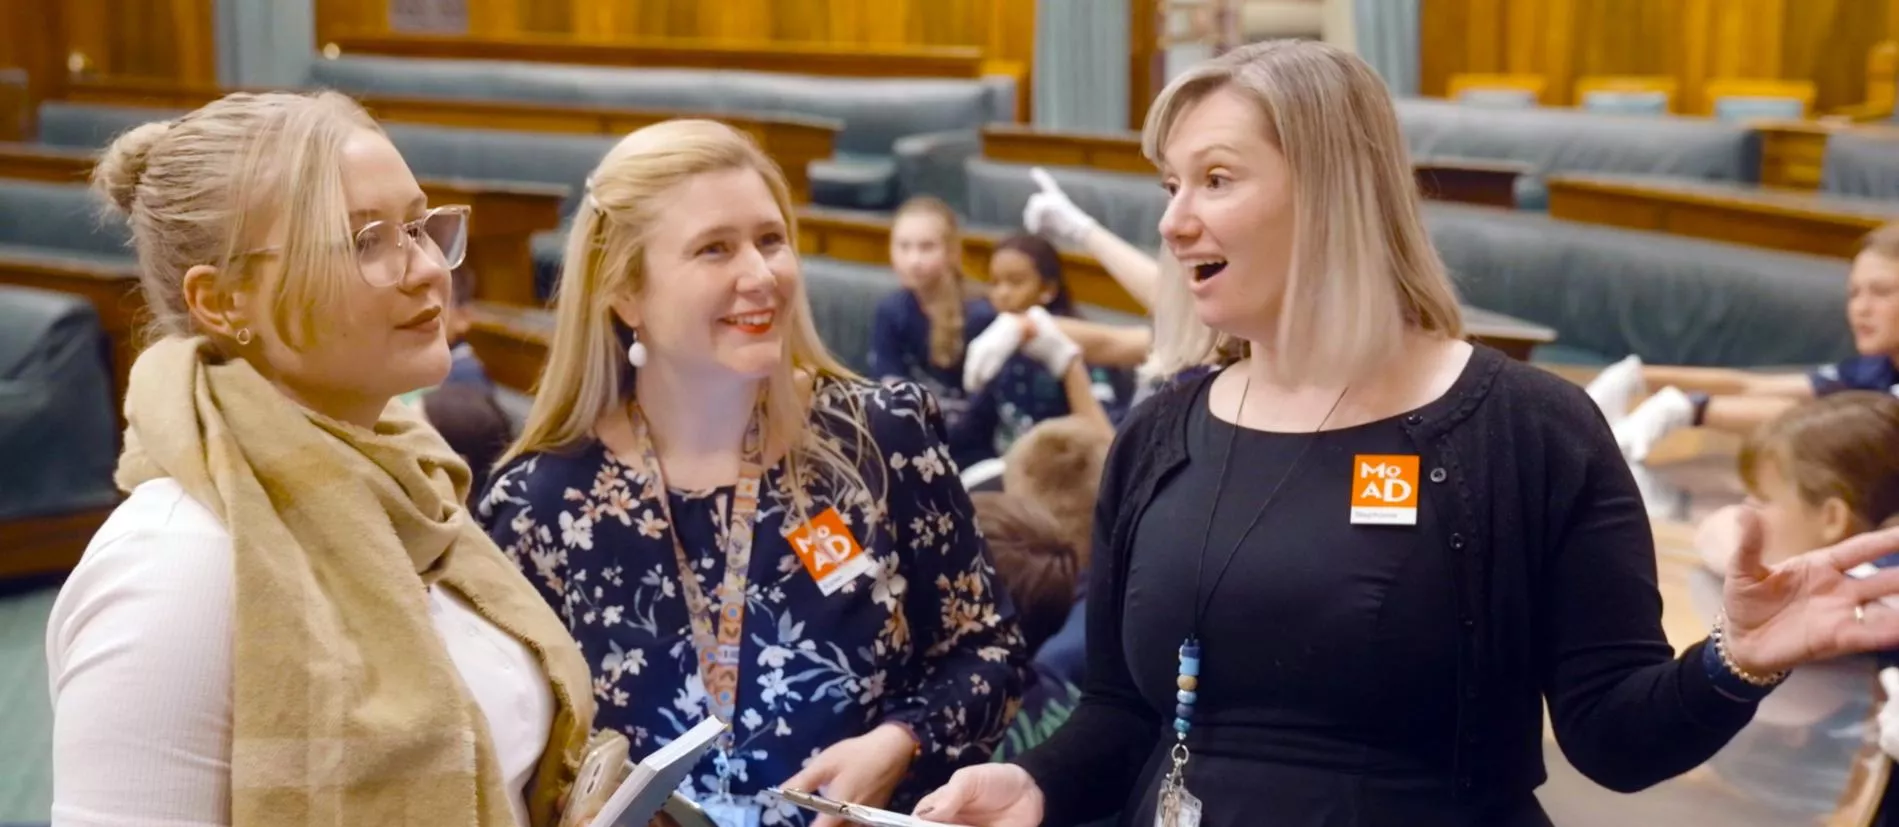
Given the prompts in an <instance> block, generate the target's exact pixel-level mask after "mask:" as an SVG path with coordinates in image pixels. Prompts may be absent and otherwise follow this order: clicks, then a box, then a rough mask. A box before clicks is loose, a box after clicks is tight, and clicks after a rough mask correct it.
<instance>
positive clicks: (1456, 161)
mask: <svg viewBox="0 0 1899 827" xmlns="http://www.w3.org/2000/svg"><path fill="white" fill-rule="evenodd" d="M982 154H983V157H984V158H986V159H989V160H992V161H1003V162H1006V163H1012V164H1036V165H1041V166H1062V167H1087V168H1089V169H1098V170H1102V171H1105V172H1122V173H1131V174H1137V175H1156V174H1157V173H1156V172H1155V169H1154V165H1153V164H1150V163H1148V161H1147V158H1146V156H1144V155H1142V154H1141V139H1140V136H1139V135H1137V134H1135V133H1132V132H1120V133H1087V132H1057V131H1052V130H1046V129H1035V128H1032V127H1027V126H1018V125H1014V124H992V125H990V126H986V127H984V128H983V131H982ZM1412 169H1413V170H1414V172H1415V173H1416V175H1417V180H1418V189H1419V191H1420V193H1421V194H1422V195H1423V196H1424V197H1425V198H1428V199H1431V200H1436V201H1454V202H1458V203H1462V204H1479V205H1483V206H1492V207H1515V206H1516V203H1517V199H1516V179H1517V178H1518V177H1519V176H1522V175H1526V174H1528V173H1529V170H1530V168H1529V166H1528V165H1525V164H1520V163H1515V162H1509V161H1489V160H1482V159H1476V158H1416V159H1413V161H1412Z"/></svg>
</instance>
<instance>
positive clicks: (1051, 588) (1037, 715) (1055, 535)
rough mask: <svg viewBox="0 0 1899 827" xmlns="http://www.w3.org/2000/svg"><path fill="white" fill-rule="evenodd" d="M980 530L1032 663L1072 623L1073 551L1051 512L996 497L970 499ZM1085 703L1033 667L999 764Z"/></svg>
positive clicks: (985, 494)
mask: <svg viewBox="0 0 1899 827" xmlns="http://www.w3.org/2000/svg"><path fill="white" fill-rule="evenodd" d="M970 502H971V503H972V504H974V505H975V507H976V525H977V527H978V528H980V529H981V530H982V534H983V539H985V540H986V541H988V544H989V554H990V557H991V559H992V560H994V562H995V566H996V576H997V578H998V579H999V580H1000V581H1001V583H1002V589H1003V591H1004V593H1006V594H1007V595H1008V596H1009V599H1010V601H1011V602H1013V603H1014V604H1015V610H1016V622H1017V624H1018V625H1019V626H1020V628H1021V630H1022V637H1023V640H1024V642H1025V643H1026V644H1027V646H1028V651H1029V653H1030V654H1031V655H1033V654H1034V653H1035V651H1036V650H1037V649H1039V648H1040V647H1041V646H1042V644H1043V642H1044V641H1046V640H1048V639H1049V637H1050V636H1052V635H1054V634H1055V632H1056V630H1057V629H1060V628H1061V626H1062V624H1063V623H1065V622H1067V619H1068V611H1069V607H1070V606H1072V605H1073V604H1074V594H1075V583H1076V581H1077V579H1078V578H1079V577H1080V571H1079V565H1078V563H1077V560H1076V554H1075V548H1074V546H1072V545H1070V544H1069V542H1068V540H1067V538H1065V537H1063V536H1062V532H1061V528H1060V526H1058V525H1057V524H1056V522H1055V518H1054V517H1052V516H1050V515H1049V513H1048V511H1047V510H1045V509H1043V508H1042V507H1041V506H1039V505H1037V504H1036V503H1035V502H1034V501H1032V500H1028V499H1024V498H1022V497H1012V496H1009V495H1007V494H1003V493H1000V492H995V491H978V492H976V493H974V494H971V495H970ZM1080 696H1081V693H1080V690H1079V689H1078V688H1077V687H1076V683H1075V682H1073V681H1070V680H1066V679H1064V678H1062V677H1061V676H1058V675H1054V674H1052V673H1050V672H1049V671H1048V670H1047V669H1044V668H1043V667H1042V666H1040V665H1039V664H1032V669H1031V674H1030V675H1029V681H1028V682H1027V684H1026V685H1025V686H1024V692H1023V693H1022V708H1021V710H1020V711H1019V712H1018V713H1017V714H1016V718H1015V722H1014V723H1012V724H1011V725H1010V727H1009V731H1008V734H1007V735H1006V736H1005V737H1004V738H1003V741H1002V743H1001V744H1000V745H998V746H997V747H996V752H995V756H994V758H995V760H998V761H1001V760H1006V759H1008V758H1009V757H1011V756H1015V755H1020V754H1021V753H1022V752H1024V751H1026V750H1028V749H1029V748H1031V747H1033V746H1035V745H1036V744H1039V743H1041V742H1042V740H1043V739H1045V738H1047V737H1048V736H1049V734H1050V733H1053V732H1054V731H1055V729H1056V728H1057V727H1059V726H1061V723H1062V722H1063V721H1065V720H1067V719H1068V713H1069V712H1070V711H1071V710H1072V709H1073V708H1074V705H1075V701H1076V700H1077V699H1079V698H1080Z"/></svg>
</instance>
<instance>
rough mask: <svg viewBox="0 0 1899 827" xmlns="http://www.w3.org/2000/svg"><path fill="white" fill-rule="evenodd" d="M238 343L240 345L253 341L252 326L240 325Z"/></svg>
mask: <svg viewBox="0 0 1899 827" xmlns="http://www.w3.org/2000/svg"><path fill="white" fill-rule="evenodd" d="M237 343H238V344H239V345H240V346H242V345H249V344H250V343H251V329H250V328H248V327H240V328H238V329H237Z"/></svg>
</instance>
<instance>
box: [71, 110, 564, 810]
mask: <svg viewBox="0 0 1899 827" xmlns="http://www.w3.org/2000/svg"><path fill="white" fill-rule="evenodd" d="M93 180H94V185H95V188H96V189H98V190H99V191H100V192H102V193H103V194H104V195H105V196H107V197H108V198H109V199H110V201H111V202H112V204H113V205H115V206H116V207H117V209H118V211H119V212H120V213H121V214H123V216H124V217H125V219H126V220H127V221H128V222H129V223H130V225H131V229H132V236H133V240H134V243H135V246H136V248H137V252H138V259H139V269H140V277H141V283H142V286H143V288H144V292H145V296H146V299H147V302H148V303H149V305H150V306H151V310H152V315H153V318H154V321H155V323H156V329H155V340H154V341H153V342H152V343H151V344H150V346H149V347H147V348H146V350H145V351H144V352H143V353H141V354H140V356H139V358H138V361H137V363H136V364H135V365H134V366H133V368H132V377H131V382H130V386H129V388H128V390H127V396H126V401H125V411H126V416H127V419H128V420H129V427H128V429H127V431H126V436H125V451H124V454H123V456H122V457H121V458H120V463H119V468H118V475H117V481H118V484H119V486H120V487H121V488H122V489H124V490H125V491H126V493H127V497H126V499H125V500H124V502H123V503H121V504H120V506H119V507H118V508H117V509H116V510H115V511H114V512H113V514H112V516H111V518H110V519H108V520H107V521H106V523H105V525H104V526H103V527H101V528H100V530H99V532H98V533H97V534H96V535H95V536H94V537H93V540H92V543H91V544H90V546H89V547H88V548H87V549H86V553H85V557H84V559H83V560H82V561H81V562H80V564H79V566H78V567H77V568H76V569H74V571H73V573H72V575H71V577H70V578H69V579H68V580H67V582H66V584H65V587H64V588H63V589H62V590H61V592H60V595H59V598H58V600H57V602H56V603H55V604H54V607H53V612H52V616H51V618H50V619H49V622H48V627H47V641H46V650H47V654H46V658H47V666H48V671H49V674H50V676H51V684H52V693H53V705H54V725H53V769H54V777H53V786H54V790H53V821H54V823H56V824H80V823H83V824H87V825H158V824H192V825H227V824H228V825H253V824H285V823H293V822H294V823H299V824H467V825H481V827H502V826H503V825H537V827H538V826H539V825H549V824H552V823H554V822H555V820H556V818H557V810H558V809H559V807H558V803H557V802H558V801H559V800H560V799H561V797H562V796H563V795H564V794H565V792H566V790H567V788H568V787H569V786H570V784H571V782H572V777H573V773H574V771H575V768H576V765H577V763H578V761H579V759H580V754H581V752H582V750H583V748H584V746H585V743H586V740H587V737H588V731H589V728H590V726H591V723H592V720H593V711H594V710H593V699H592V693H591V692H590V691H589V677H588V674H587V667H586V664H585V663H584V662H583V661H582V660H581V656H580V652H579V650H578V649H577V648H576V646H575V645H574V642H573V639H572V638H571V637H570V636H569V635H568V634H567V632H566V630H565V628H564V627H563V626H562V624H561V622H560V620H559V619H558V618H556V617H555V616H554V614H553V612H552V611H550V610H549V609H548V608H547V606H546V604H545V603H543V602H542V601H541V600H539V599H538V597H537V595H536V594H535V592H534V589H533V587H532V586H531V585H529V583H528V582H527V581H526V580H525V579H523V578H522V577H521V575H520V574H519V572H518V570H517V569H515V567H514V566H513V565H512V564H510V563H509V562H508V560H507V559H506V558H505V557H503V556H502V554H501V553H500V551H499V550H497V549H496V548H495V546H494V544H493V543H492V542H490V541H489V540H488V537H487V535H486V534H485V533H483V532H482V531H481V530H480V529H479V528H478V527H477V526H476V525H475V524H474V522H473V521H472V520H470V519H469V518H468V515H467V513H466V511H465V509H464V508H463V506H462V503H463V502H464V498H465V495H466V492H467V486H468V481H469V471H468V468H467V466H466V465H465V464H463V463H462V462H461V461H460V460H459V459H457V458H456V457H455V456H454V454H453V453H452V452H451V451H450V450H449V448H448V446H447V445H445V444H443V442H442V440H441V438H440V437H438V436H437V435H436V434H435V432H434V431H433V430H431V429H430V428H428V427H427V426H426V425H424V424H423V423H422V422H421V420H420V419H419V418H417V416H416V414H415V413H414V412H413V411H412V410H411V409H410V408H408V407H407V406H404V405H401V404H392V403H391V400H392V399H393V398H395V397H396V396H398V395H400V394H402V393H405V392H407V391H409V390H412V389H414V388H417V387H423V386H427V385H433V384H436V383H438V382H440V381H441V380H442V377H443V376H444V375H445V374H446V373H447V372H448V369H449V348H448V343H447V341H446V339H445V337H444V333H443V323H442V321H443V320H442V312H443V308H444V306H445V304H446V303H447V302H448V300H449V283H448V282H449V271H450V269H451V268H453V267H454V266H456V265H457V264H459V263H460V261H461V258H462V253H463V250H464V249H465V247H466V242H467V219H468V211H467V208H465V207H438V208H434V209H430V208H429V206H428V203H427V201H426V199H425V198H424V196H423V194H422V190H421V188H420V187H419V186H417V184H416V181H415V178H414V177H413V176H412V175H411V174H410V172H409V169H408V167H407V165H405V164H404V163H403V160H402V157H401V156H400V155H398V154H397V152H396V149H395V147H394V146H393V145H392V144H390V142H389V140H388V139H387V138H386V137H384V135H383V133H382V131H381V130H380V129H378V128H377V126H376V124H375V123H374V122H373V121H371V120H370V119H369V117H368V116H367V115H366V114H365V113H364V112H363V110H362V109H361V108H360V107H358V106H357V105H356V104H355V103H353V102H352V101H350V100H349V99H348V98H345V97H343V96H340V95H336V94H333V93H322V94H314V95H293V94H265V95H250V94H237V95H230V96H228V97H225V98H223V99H221V100H218V101H215V102H213V103H211V104H209V105H206V106H205V107H203V108H201V109H199V110H197V111H194V112H192V113H190V114H187V115H185V116H183V117H181V118H179V119H177V120H174V121H168V122H162V123H152V124H146V125H144V126H140V127H138V128H137V129H134V130H132V131H130V132H128V133H126V134H125V135H122V136H120V137H119V138H118V139H117V140H116V141H114V142H113V144H112V145H111V147H110V148H108V149H107V150H106V152H105V154H104V156H103V157H102V158H101V160H100V161H99V164H98V167H97V169H96V170H95V171H94V173H93Z"/></svg>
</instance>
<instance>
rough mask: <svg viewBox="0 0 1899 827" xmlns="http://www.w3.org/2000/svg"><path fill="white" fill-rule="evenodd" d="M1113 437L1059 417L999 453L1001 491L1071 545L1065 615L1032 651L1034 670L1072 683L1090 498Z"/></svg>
mask: <svg viewBox="0 0 1899 827" xmlns="http://www.w3.org/2000/svg"><path fill="white" fill-rule="evenodd" d="M1113 441H1114V435H1113V434H1112V433H1110V432H1108V431H1105V430H1103V429H1102V428H1100V427H1099V426H1097V425H1096V424H1095V423H1092V422H1088V421H1085V420H1082V419H1079V418H1076V417H1073V416H1063V417H1057V418H1055V419H1050V420H1045V421H1043V422H1041V423H1039V424H1037V425H1036V426H1035V427H1033V428H1030V429H1029V431H1028V433H1026V434H1023V435H1022V438H1021V439H1018V440H1016V442H1015V444H1014V445H1012V446H1010V448H1009V452H1008V453H1007V454H1004V455H1003V463H1004V468H1003V471H1002V493H1003V494H1005V495H1007V496H1008V497H1010V498H1012V499H1019V500H1022V501H1024V502H1030V503H1034V504H1036V505H1038V506H1040V507H1041V508H1042V509H1043V510H1044V511H1047V512H1048V514H1049V515H1050V516H1051V517H1053V518H1054V520H1055V526H1056V528H1057V529H1059V530H1060V531H1061V536H1062V538H1063V539H1064V540H1066V541H1067V543H1068V545H1069V546H1071V547H1073V548H1074V549H1075V570H1076V571H1077V572H1079V574H1078V576H1077V577H1076V579H1075V594H1074V597H1073V598H1072V599H1071V600H1070V608H1069V610H1068V617H1067V619H1066V620H1064V621H1063V622H1062V626H1061V628H1060V629H1059V630H1057V631H1056V632H1055V633H1054V634H1053V635H1052V636H1050V637H1049V638H1048V640H1046V641H1044V642H1043V643H1042V644H1041V646H1039V647H1038V648H1036V649H1035V650H1033V657H1034V661H1035V668H1036V670H1037V671H1038V672H1039V673H1041V674H1043V675H1047V676H1050V677H1053V678H1055V679H1058V680H1061V681H1066V682H1068V683H1072V684H1075V685H1080V684H1081V679H1082V674H1083V672H1085V671H1086V670H1087V667H1088V646H1087V643H1088V634H1087V631H1088V619H1087V608H1088V599H1087V598H1088V566H1089V563H1090V561H1091V560H1092V559H1093V553H1092V552H1093V549H1094V518H1095V498H1096V496H1097V495H1098V493H1099V492H1100V489H1101V468H1102V465H1104V464H1105V463H1106V462H1107V461H1108V446H1109V445H1110V444H1112V443H1113Z"/></svg>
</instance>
